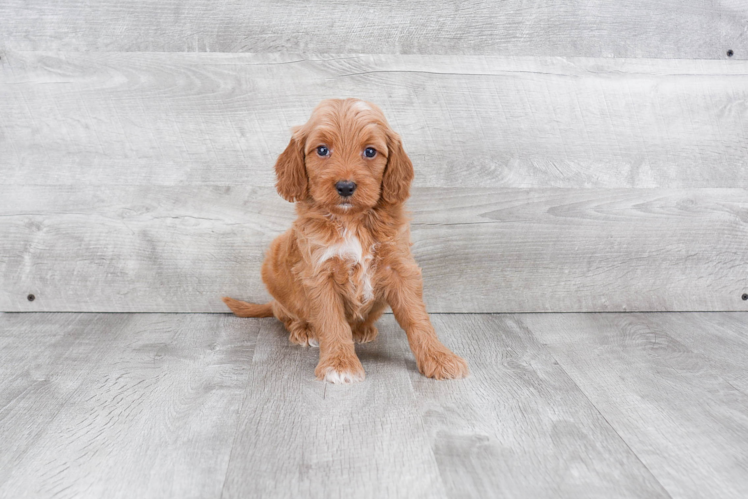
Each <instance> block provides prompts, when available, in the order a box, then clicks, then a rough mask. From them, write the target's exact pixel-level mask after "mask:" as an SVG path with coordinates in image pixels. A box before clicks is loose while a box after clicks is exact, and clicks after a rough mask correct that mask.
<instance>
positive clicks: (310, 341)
mask: <svg viewBox="0 0 748 500" xmlns="http://www.w3.org/2000/svg"><path fill="white" fill-rule="evenodd" d="M307 342H309V345H310V346H311V347H319V342H317V339H313V338H311V337H310V338H309V339H308V340H307Z"/></svg>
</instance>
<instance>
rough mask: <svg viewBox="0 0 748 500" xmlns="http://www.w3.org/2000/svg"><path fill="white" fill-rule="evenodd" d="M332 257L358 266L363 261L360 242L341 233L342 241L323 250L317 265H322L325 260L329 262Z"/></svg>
mask: <svg viewBox="0 0 748 500" xmlns="http://www.w3.org/2000/svg"><path fill="white" fill-rule="evenodd" d="M333 257H340V258H341V259H344V260H352V261H353V262H354V263H356V264H360V263H361V261H362V260H363V259H364V251H363V249H362V248H361V242H360V241H359V240H358V238H356V236H355V235H353V234H351V233H350V232H348V231H345V232H344V233H343V241H340V242H338V243H335V244H334V245H330V246H329V247H327V248H326V249H325V252H324V253H323V254H322V256H321V257H320V259H319V261H318V263H319V264H322V263H323V262H325V261H326V260H330V259H332V258H333Z"/></svg>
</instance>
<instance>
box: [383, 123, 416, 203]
mask: <svg viewBox="0 0 748 500" xmlns="http://www.w3.org/2000/svg"><path fill="white" fill-rule="evenodd" d="M387 149H388V150H389V156H388V157H387V166H386V167H385V169H384V177H383V178H382V198H384V201H386V202H387V203H391V204H396V203H403V202H404V201H405V200H407V199H408V196H410V183H411V182H412V181H413V175H414V174H413V162H411V161H410V158H408V155H407V154H405V150H404V149H403V143H402V140H400V136H399V135H397V134H396V133H395V132H392V131H390V132H389V133H388V134H387Z"/></svg>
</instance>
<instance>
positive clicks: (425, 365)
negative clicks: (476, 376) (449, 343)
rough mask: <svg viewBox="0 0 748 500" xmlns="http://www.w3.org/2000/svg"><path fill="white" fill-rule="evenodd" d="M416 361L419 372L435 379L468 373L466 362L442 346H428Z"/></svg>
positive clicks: (466, 374)
mask: <svg viewBox="0 0 748 500" xmlns="http://www.w3.org/2000/svg"><path fill="white" fill-rule="evenodd" d="M416 362H417V364H418V370H419V371H420V372H421V373H423V374H424V375H426V376H427V377H429V378H435V379H436V380H445V379H454V378H465V377H467V376H468V374H469V373H470V371H469V370H468V365H467V362H466V361H465V360H464V359H462V358H461V357H459V356H458V355H456V354H455V353H453V352H452V351H450V350H449V349H447V348H446V347H444V346H438V347H434V348H430V349H429V350H427V351H425V352H424V353H423V354H422V355H421V356H419V358H418V359H416Z"/></svg>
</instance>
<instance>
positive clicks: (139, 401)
mask: <svg viewBox="0 0 748 500" xmlns="http://www.w3.org/2000/svg"><path fill="white" fill-rule="evenodd" d="M5 317H7V316H5ZM61 317H63V315H54V316H51V317H50V316H47V315H38V314H34V315H26V316H25V318H26V321H25V324H24V325H18V324H17V323H16V324H15V325H11V328H10V329H9V330H6V333H5V335H8V336H10V337H12V338H13V339H15V342H16V343H17V344H21V345H23V346H24V347H25V349H29V350H30V352H32V351H36V350H39V351H41V354H42V355H44V356H51V355H52V354H54V352H55V350H51V349H45V348H42V349H37V347H36V346H35V345H33V343H34V340H33V338H29V337H26V335H27V334H28V333H33V331H34V329H35V328H36V325H37V324H38V322H41V323H42V324H44V323H45V322H47V323H48V322H50V319H49V318H51V320H52V321H54V320H55V319H56V320H57V321H58V322H59V323H60V324H63V325H64V323H65V321H64V317H63V319H60V318H61ZM80 318H82V319H79V320H78V321H79V322H82V323H83V324H84V325H85V326H86V330H85V332H83V333H79V334H78V335H79V336H80V337H83V338H84V339H85V340H87V341H88V342H94V341H97V339H99V338H107V337H109V336H110V335H112V334H114V333H115V332H116V331H117V329H116V328H115V329H111V326H112V325H113V324H116V323H119V322H123V323H124V327H121V328H120V332H121V334H120V335H119V336H118V337H117V342H116V343H115V344H113V343H111V342H110V343H108V344H107V347H108V349H107V350H106V351H103V350H100V351H99V352H97V353H91V354H93V355H94V356H95V357H94V360H95V363H92V362H91V360H90V357H89V356H85V355H83V354H84V353H79V354H78V357H77V358H74V359H71V360H70V361H69V362H67V363H63V364H57V363H56V362H55V361H54V360H51V359H50V362H49V365H48V366H45V367H44V369H45V370H47V371H49V372H50V373H53V374H54V375H55V376H66V374H67V373H69V372H70V371H71V370H81V371H84V373H83V374H82V378H83V381H82V383H79V384H78V387H77V388H75V389H74V390H73V391H72V395H71V396H70V397H69V398H68V399H67V401H65V403H64V404H63V405H61V406H60V405H54V406H52V408H53V409H54V410H55V414H54V418H53V419H47V420H43V421H40V422H37V419H36V418H35V417H33V416H31V415H29V416H27V417H26V418H25V419H22V418H19V415H18V414H17V413H13V412H12V411H11V415H10V416H9V417H7V418H6V426H4V431H5V430H6V429H7V435H6V437H7V439H6V440H4V441H3V442H4V448H5V447H6V446H8V445H10V446H14V445H16V444H17V443H23V442H24V441H26V439H25V438H21V436H23V434H24V431H25V429H27V428H29V427H34V428H35V429H36V434H37V435H36V436H35V438H34V440H33V443H32V444H31V445H29V446H28V449H27V450H26V452H25V454H23V456H19V457H13V460H12V461H9V463H7V464H6V467H3V468H2V471H3V472H2V474H3V476H5V477H3V481H2V482H1V483H0V496H2V497H21V496H22V497H116V496H126V497H218V496H219V495H220V491H221V487H222V485H223V480H224V477H225V473H226V468H227V466H228V459H229V454H230V451H231V442H232V440H233V437H234V430H235V425H236V419H237V418H238V410H239V407H240V405H241V400H242V394H243V393H244V390H245V386H246V383H247V376H248V371H249V369H250V362H251V358H252V353H253V349H254V341H255V338H256V334H257V327H258V326H259V323H258V322H257V321H240V320H239V319H238V318H234V317H230V316H224V315H220V316H218V315H206V316H194V315H183V316H176V315H163V314H159V315H103V316H101V315H84V316H80ZM11 321H12V320H11ZM62 340H64V339H61V340H60V341H59V344H60V345H65V344H64V343H63V342H62ZM67 345H71V343H70V342H69V339H68V344H67ZM74 345H75V344H72V346H74ZM17 350H19V351H22V352H23V351H24V350H23V349H21V348H18V349H17ZM25 366H26V363H25V362H24V361H23V360H22V359H19V360H15V359H14V360H9V362H8V363H6V365H5V366H4V367H3V370H6V369H7V370H19V371H22V370H24V368H25ZM6 385H7V382H6V381H5V380H3V382H2V384H0V387H5V386H6ZM26 399H33V400H34V404H35V405H38V406H39V407H44V406H45V404H47V403H54V402H55V401H54V398H49V397H48V395H47V394H45V393H43V392H41V393H32V394H31V395H27V396H26ZM6 403H7V404H6V408H8V407H10V408H11V409H14V408H15V406H16V405H18V406H21V405H19V404H18V402H17V399H14V400H12V401H8V402H6ZM30 424H31V425H30ZM3 456H5V452H4V453H3Z"/></svg>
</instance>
